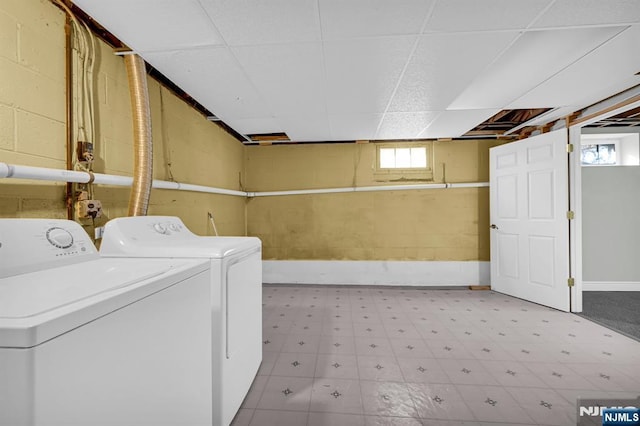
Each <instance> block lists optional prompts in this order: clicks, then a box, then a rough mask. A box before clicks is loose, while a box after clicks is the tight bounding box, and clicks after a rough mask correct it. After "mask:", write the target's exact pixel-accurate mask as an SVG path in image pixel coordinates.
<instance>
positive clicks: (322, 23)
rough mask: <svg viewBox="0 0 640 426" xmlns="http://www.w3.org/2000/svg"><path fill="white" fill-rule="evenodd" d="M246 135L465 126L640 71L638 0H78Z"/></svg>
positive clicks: (434, 133)
mask: <svg viewBox="0 0 640 426" xmlns="http://www.w3.org/2000/svg"><path fill="white" fill-rule="evenodd" d="M75 3H76V4H77V5H78V7H80V8H82V9H83V10H84V11H85V12H87V13H88V14H89V15H91V16H92V17H94V18H95V20H96V21H97V22H99V23H100V24H101V25H103V26H104V27H105V28H106V29H107V30H109V31H111V32H112V33H113V34H114V35H115V36H117V37H118V38H120V39H121V40H122V41H123V42H125V43H126V44H127V45H129V47H131V48H132V49H133V50H134V51H135V52H138V53H140V54H141V55H142V56H143V57H144V58H145V60H147V61H148V62H149V63H150V64H151V65H153V66H154V67H155V68H157V69H158V70H159V71H160V72H161V73H163V74H164V75H165V76H166V77H167V78H169V79H170V80H172V81H173V82H174V83H176V84H177V85H178V86H180V87H181V88H182V89H183V90H185V91H186V92H187V93H188V94H189V95H190V96H191V97H193V98H194V99H195V100H197V101H198V102H199V103H201V104H202V105H203V106H204V107H205V108H207V109H208V110H210V111H211V112H212V113H213V114H215V115H216V116H218V117H220V118H221V119H222V120H223V121H224V122H225V123H226V124H228V125H229V126H231V127H232V128H233V129H234V130H236V131H237V132H238V133H240V134H245V135H246V134H260V133H265V134H267V133H280V132H285V133H286V134H287V135H288V136H289V138H290V139H291V140H292V141H299V142H304V141H324V140H336V141H340V140H353V139H371V138H379V139H413V138H418V137H429V138H430V137H443V138H447V137H457V136H459V135H462V134H464V133H465V132H466V131H468V130H470V129H473V128H474V127H475V126H476V125H478V124H480V123H482V122H483V121H484V120H485V119H487V118H489V117H491V116H492V115H493V114H494V113H495V112H498V111H500V110H502V109H516V108H517V109H531V108H550V109H551V111H552V112H551V113H549V114H548V116H549V117H552V116H553V114H556V113H557V114H559V113H560V112H562V113H564V112H565V111H567V108H569V107H570V108H573V111H575V110H577V109H581V108H584V107H586V106H588V105H589V104H591V103H593V102H596V101H598V100H601V99H603V98H606V97H609V96H611V95H614V94H615V93H616V92H619V91H621V90H625V89H627V88H630V87H632V86H635V85H637V84H640V76H637V75H635V74H636V73H637V72H638V71H640V55H638V53H637V52H638V46H639V45H640V39H639V37H638V32H639V31H640V1H638V0H527V1H523V0H522V1H514V0H350V1H346V0H272V1H269V2H264V1H258V0H233V1H231V0H110V1H104V0H76V1H75Z"/></svg>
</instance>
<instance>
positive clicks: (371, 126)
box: [329, 114, 383, 140]
mask: <svg viewBox="0 0 640 426" xmlns="http://www.w3.org/2000/svg"><path fill="white" fill-rule="evenodd" d="M382 117H383V115H382V114H341V115H330V116H329V125H330V126H331V134H332V136H333V139H335V140H357V139H375V137H376V130H377V129H378V124H380V120H382Z"/></svg>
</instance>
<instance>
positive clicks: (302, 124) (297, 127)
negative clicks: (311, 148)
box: [276, 112, 333, 142]
mask: <svg viewBox="0 0 640 426" xmlns="http://www.w3.org/2000/svg"><path fill="white" fill-rule="evenodd" d="M276 119H277V120H278V122H280V123H281V124H282V127H283V128H284V131H285V133H286V134H287V135H288V136H289V139H291V140H292V141H293V142H322V141H330V140H333V138H332V135H331V128H330V126H329V120H328V118H327V116H326V115H322V114H305V113H304V112H301V113H299V114H296V115H287V116H278V117H276Z"/></svg>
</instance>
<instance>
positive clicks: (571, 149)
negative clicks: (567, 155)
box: [567, 143, 573, 152]
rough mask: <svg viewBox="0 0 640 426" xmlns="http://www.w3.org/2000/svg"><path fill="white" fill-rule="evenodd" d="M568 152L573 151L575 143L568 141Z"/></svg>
mask: <svg viewBox="0 0 640 426" xmlns="http://www.w3.org/2000/svg"><path fill="white" fill-rule="evenodd" d="M567 152H573V144H572V143H568V144H567Z"/></svg>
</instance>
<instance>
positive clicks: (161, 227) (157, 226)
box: [153, 223, 167, 234]
mask: <svg viewBox="0 0 640 426" xmlns="http://www.w3.org/2000/svg"><path fill="white" fill-rule="evenodd" d="M153 229H155V231H156V232H157V233H158V234H166V233H167V228H166V227H165V226H164V225H163V224H162V223H156V224H154V225H153Z"/></svg>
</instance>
